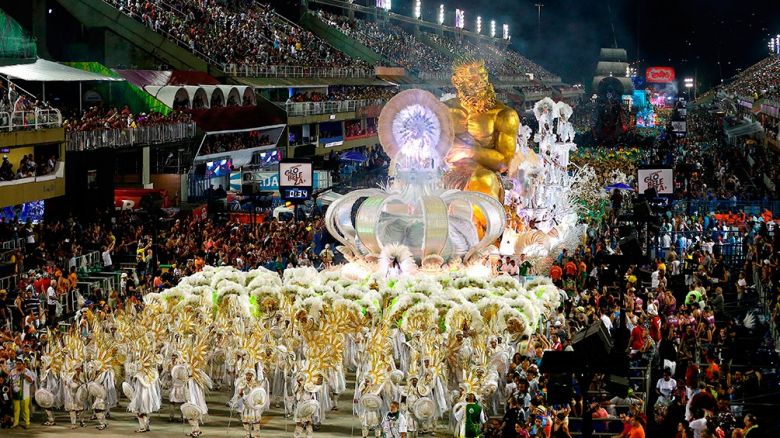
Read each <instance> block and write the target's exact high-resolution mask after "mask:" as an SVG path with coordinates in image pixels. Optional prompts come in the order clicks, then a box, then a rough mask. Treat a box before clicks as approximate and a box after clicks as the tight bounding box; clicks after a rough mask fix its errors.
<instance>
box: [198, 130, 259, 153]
mask: <svg viewBox="0 0 780 438" xmlns="http://www.w3.org/2000/svg"><path fill="white" fill-rule="evenodd" d="M272 144H274V142H273V140H271V136H270V135H269V134H267V133H262V132H260V131H249V132H236V133H232V134H215V135H208V136H206V139H205V140H204V141H203V145H202V146H201V148H200V151H199V152H198V155H210V154H217V153H222V152H230V151H238V150H242V149H251V148H257V147H262V146H270V145H272Z"/></svg>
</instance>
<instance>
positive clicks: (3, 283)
mask: <svg viewBox="0 0 780 438" xmlns="http://www.w3.org/2000/svg"><path fill="white" fill-rule="evenodd" d="M17 284H19V276H18V275H9V276H7V277H2V278H0V289H4V290H6V291H8V290H12V289H15V288H16V285H17Z"/></svg>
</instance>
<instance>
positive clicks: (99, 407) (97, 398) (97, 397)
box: [87, 381, 108, 430]
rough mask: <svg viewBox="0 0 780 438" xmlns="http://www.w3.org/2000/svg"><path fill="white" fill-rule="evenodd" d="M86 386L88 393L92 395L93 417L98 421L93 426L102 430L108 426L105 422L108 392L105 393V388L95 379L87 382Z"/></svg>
mask: <svg viewBox="0 0 780 438" xmlns="http://www.w3.org/2000/svg"><path fill="white" fill-rule="evenodd" d="M87 388H88V389H89V395H91V396H92V397H94V400H93V402H92V410H93V412H94V413H95V419H96V420H97V422H98V425H97V426H95V428H96V429H97V430H104V429H105V428H106V427H108V423H106V413H107V412H108V401H107V399H108V394H107V393H106V389H105V388H104V387H103V385H102V384H101V383H98V382H97V381H92V382H89V383H88V384H87Z"/></svg>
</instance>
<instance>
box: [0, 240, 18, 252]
mask: <svg viewBox="0 0 780 438" xmlns="http://www.w3.org/2000/svg"><path fill="white" fill-rule="evenodd" d="M23 247H24V240H23V239H21V238H20V239H11V240H6V241H5V242H3V243H0V249H2V250H14V249H19V248H23Z"/></svg>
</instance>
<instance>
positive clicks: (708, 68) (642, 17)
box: [355, 0, 780, 91]
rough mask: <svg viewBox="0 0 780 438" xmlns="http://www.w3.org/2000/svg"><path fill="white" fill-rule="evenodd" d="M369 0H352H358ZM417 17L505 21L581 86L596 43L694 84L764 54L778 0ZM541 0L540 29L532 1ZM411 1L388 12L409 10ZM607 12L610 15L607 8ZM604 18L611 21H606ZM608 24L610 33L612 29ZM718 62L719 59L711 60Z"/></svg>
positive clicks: (587, 2)
mask: <svg viewBox="0 0 780 438" xmlns="http://www.w3.org/2000/svg"><path fill="white" fill-rule="evenodd" d="M366 1H370V2H372V3H373V4H375V0H356V1H355V2H356V3H363V4H365V2H366ZM422 1H423V3H422V4H423V7H422V9H423V19H424V20H426V21H435V20H436V19H437V18H436V17H437V13H438V5H439V4H441V3H443V4H444V6H445V8H446V9H447V10H448V11H449V14H448V16H447V19H446V23H447V24H451V23H453V22H454V12H453V11H454V10H455V8H462V9H464V10H465V11H466V12H465V15H466V17H465V18H466V28H472V29H473V28H474V27H475V22H476V17H477V15H481V16H482V20H483V33H487V32H488V31H489V30H488V29H489V27H488V26H489V24H488V26H486V25H485V23H489V22H490V20H491V19H495V20H496V22H497V27H498V28H499V29H500V28H501V23H503V22H506V23H508V24H509V25H510V33H511V35H512V45H513V46H514V48H515V49H517V50H518V51H520V52H521V53H523V54H526V55H529V56H530V57H531V58H532V59H534V60H535V61H537V62H539V63H540V64H542V65H543V66H545V67H546V68H548V69H550V70H551V71H553V72H554V73H557V74H560V75H561V76H562V77H563V79H564V80H565V81H567V82H570V83H577V82H580V83H583V84H585V85H586V86H588V85H589V84H590V82H591V78H592V77H593V70H594V69H595V66H596V62H597V60H598V51H599V48H600V47H612V46H613V45H614V40H617V46H618V47H623V48H625V49H626V50H628V56H629V61H637V60H639V61H641V64H640V66H642V67H648V66H653V65H670V66H672V67H675V69H677V75H678V77H681V76H693V75H696V76H697V78H698V80H699V85H700V88H699V89H700V90H701V91H703V90H706V89H708V88H710V87H712V86H714V85H716V84H717V83H718V82H719V81H720V80H721V78H722V79H728V78H729V77H731V76H733V75H734V74H735V73H737V72H738V69H742V68H745V67H748V66H749V65H750V64H752V63H754V62H756V61H758V60H760V59H761V58H763V57H765V56H766V55H767V41H768V39H769V35H770V34H771V35H775V34H778V33H780V0H764V1H754V0H741V1H725V0H710V1H702V0H653V1H643V2H641V1H634V0H622V1H621V0H611V1H606V0H598V1H597V0H541V1H540V0H479V1H474V0H471V1H469V0H454V1H453V0H427V1H426V0H422ZM540 2H541V3H543V4H544V7H543V8H542V19H541V34H540V32H539V28H538V26H537V8H536V7H535V6H534V4H535V3H540ZM412 5H413V1H412V0H393V10H395V11H397V12H398V13H402V14H404V15H412V10H411V8H412ZM610 10H611V13H610ZM610 17H611V19H610ZM612 25H614V38H613V32H612V28H613V26H612ZM718 62H720V64H718Z"/></svg>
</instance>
